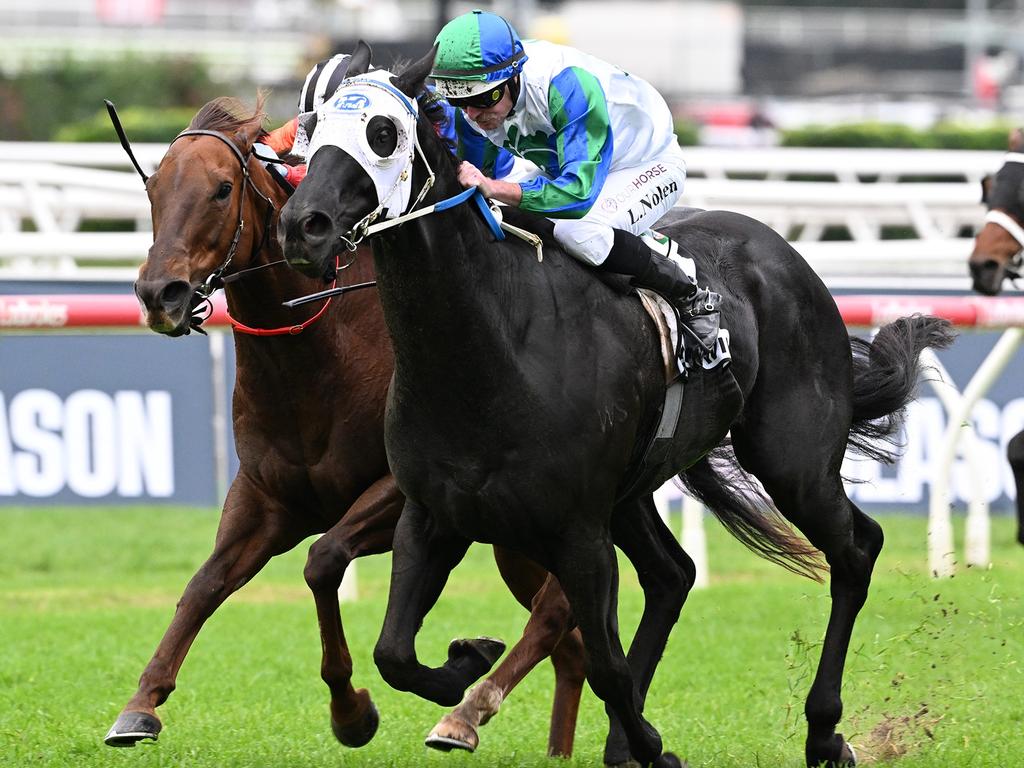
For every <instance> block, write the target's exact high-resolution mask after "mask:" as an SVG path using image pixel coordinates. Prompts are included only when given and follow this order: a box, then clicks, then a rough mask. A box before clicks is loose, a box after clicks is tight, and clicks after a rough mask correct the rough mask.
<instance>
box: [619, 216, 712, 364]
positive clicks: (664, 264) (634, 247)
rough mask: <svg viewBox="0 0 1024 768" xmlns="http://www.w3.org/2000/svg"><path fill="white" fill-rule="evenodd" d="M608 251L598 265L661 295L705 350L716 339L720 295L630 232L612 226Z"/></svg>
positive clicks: (637, 285)
mask: <svg viewBox="0 0 1024 768" xmlns="http://www.w3.org/2000/svg"><path fill="white" fill-rule="evenodd" d="M614 232H615V239H614V241H613V244H612V250H611V253H609V254H608V258H607V260H606V261H605V262H604V264H602V265H601V268H602V269H604V270H607V271H609V272H618V273H620V274H624V275H629V276H630V277H632V278H633V279H632V280H630V283H631V284H632V285H634V286H636V287H637V288H649V289H650V290H652V291H654V292H655V293H658V294H660V295H661V296H664V297H665V299H666V300H668V302H669V303H670V304H672V306H674V307H675V308H676V309H677V310H678V312H679V318H680V320H681V321H682V323H683V325H684V326H685V327H686V328H687V329H688V330H689V331H691V335H692V336H693V337H695V339H696V340H697V341H699V342H700V344H701V346H703V347H704V348H705V349H706V350H709V351H710V350H712V349H713V348H714V344H715V339H717V338H718V324H719V313H718V306H719V304H721V302H722V297H721V296H720V295H719V294H717V293H714V292H713V291H709V290H708V289H707V288H700V287H699V286H698V285H697V284H696V283H694V282H692V281H691V280H690V278H689V276H688V275H687V274H686V273H685V272H683V270H682V269H681V268H680V267H679V265H678V264H676V262H674V261H672V259H668V258H665V257H664V256H662V255H661V254H659V253H656V252H655V251H652V250H651V249H650V248H649V247H648V246H647V244H646V243H645V242H644V241H643V240H641V239H640V238H639V237H637V236H636V235H634V234H633V233H632V232H627V231H625V230H622V229H616V230H614Z"/></svg>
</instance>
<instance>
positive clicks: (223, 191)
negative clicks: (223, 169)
mask: <svg viewBox="0 0 1024 768" xmlns="http://www.w3.org/2000/svg"><path fill="white" fill-rule="evenodd" d="M231 190H232V186H231V182H229V181H222V182H221V183H220V186H219V187H217V191H216V193H214V195H213V199H214V200H227V199H228V198H229V197H231Z"/></svg>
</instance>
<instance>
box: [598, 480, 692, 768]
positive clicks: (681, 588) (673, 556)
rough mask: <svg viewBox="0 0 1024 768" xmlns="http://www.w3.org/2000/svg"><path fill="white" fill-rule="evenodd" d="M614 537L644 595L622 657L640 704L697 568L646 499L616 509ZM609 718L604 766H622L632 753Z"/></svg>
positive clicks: (615, 721)
mask: <svg viewBox="0 0 1024 768" xmlns="http://www.w3.org/2000/svg"><path fill="white" fill-rule="evenodd" d="M612 538H613V539H614V541H615V544H616V546H618V547H619V548H620V549H621V550H622V551H623V553H624V554H625V555H626V557H628V558H629V561H630V562H631V563H632V564H633V567H634V568H636V572H637V577H638V578H639V581H640V586H641V588H642V589H643V592H644V612H643V615H642V616H641V618H640V624H639V626H638V627H637V631H636V635H634V637H633V643H632V644H631V645H630V647H629V653H628V654H627V656H626V659H627V661H628V662H629V666H630V669H631V670H632V672H633V678H634V680H635V681H636V684H637V687H638V689H639V691H640V700H641V702H643V701H645V700H646V698H647V689H648V688H649V687H650V684H651V680H652V679H653V678H654V671H655V668H656V667H657V665H658V662H659V660H660V659H661V656H662V653H664V651H665V645H666V643H667V642H668V637H669V633H670V632H671V631H672V627H674V626H675V623H676V621H677V619H678V618H679V612H680V611H681V610H682V607H683V603H684V602H685V601H686V596H687V595H688V594H689V592H690V587H691V586H692V585H693V581H694V578H695V577H696V568H695V567H694V564H693V560H691V559H690V557H689V555H687V554H686V552H684V551H683V548H682V547H680V546H679V542H678V541H676V539H675V537H674V536H673V535H672V532H671V531H669V530H668V528H666V527H665V523H664V522H663V521H662V519H661V517H660V515H659V514H658V510H657V507H655V505H654V498H653V497H652V496H650V495H647V496H644V497H642V498H640V499H639V500H637V501H636V502H635V503H631V504H630V506H629V507H623V508H619V509H617V510H616V512H615V516H614V517H613V518H612ZM609 720H610V730H609V733H608V740H607V741H606V743H605V750H604V762H605V765H622V764H626V763H628V762H629V760H630V754H629V744H628V743H627V740H626V735H625V733H624V732H623V729H622V724H621V723H620V722H619V721H618V718H617V717H615V716H613V715H610V716H609Z"/></svg>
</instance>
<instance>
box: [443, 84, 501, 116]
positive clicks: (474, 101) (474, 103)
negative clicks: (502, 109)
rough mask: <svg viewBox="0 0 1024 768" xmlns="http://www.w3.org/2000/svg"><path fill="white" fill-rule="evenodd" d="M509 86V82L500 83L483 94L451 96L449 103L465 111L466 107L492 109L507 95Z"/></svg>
mask: <svg viewBox="0 0 1024 768" xmlns="http://www.w3.org/2000/svg"><path fill="white" fill-rule="evenodd" d="M507 85H508V80H505V81H503V82H501V83H498V84H497V85H496V86H494V87H493V88H491V89H490V90H489V91H484V92H483V93H477V94H474V95H473V96H465V97H456V96H449V97H448V103H449V104H451V105H452V106H453V107H459V108H460V109H465V108H466V107H474V108H475V109H490V108H491V107H493V106H494V105H495V104H497V103H498V102H499V101H501V97H502V96H503V95H504V94H505V88H506V86H507Z"/></svg>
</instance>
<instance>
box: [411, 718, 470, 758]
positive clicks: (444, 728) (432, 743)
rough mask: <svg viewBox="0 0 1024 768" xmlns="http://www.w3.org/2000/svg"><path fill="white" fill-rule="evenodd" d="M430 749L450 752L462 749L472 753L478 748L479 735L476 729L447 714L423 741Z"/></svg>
mask: <svg viewBox="0 0 1024 768" xmlns="http://www.w3.org/2000/svg"><path fill="white" fill-rule="evenodd" d="M423 743H424V744H426V745H427V746H428V747H430V748H431V749H439V750H441V751H442V752H451V751H452V750H453V749H464V750H466V751H467V752H473V751H475V750H476V748H477V747H478V746H480V735H479V734H478V733H477V732H476V729H475V728H474V727H473V726H472V725H470V724H469V723H467V722H466V721H465V720H462V719H460V718H458V717H456V716H455V715H452V714H447V715H445V716H444V717H443V718H441V722H439V723H438V724H437V725H435V726H434V730H432V731H431V732H430V735H428V736H427V738H426V739H424V740H423Z"/></svg>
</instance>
